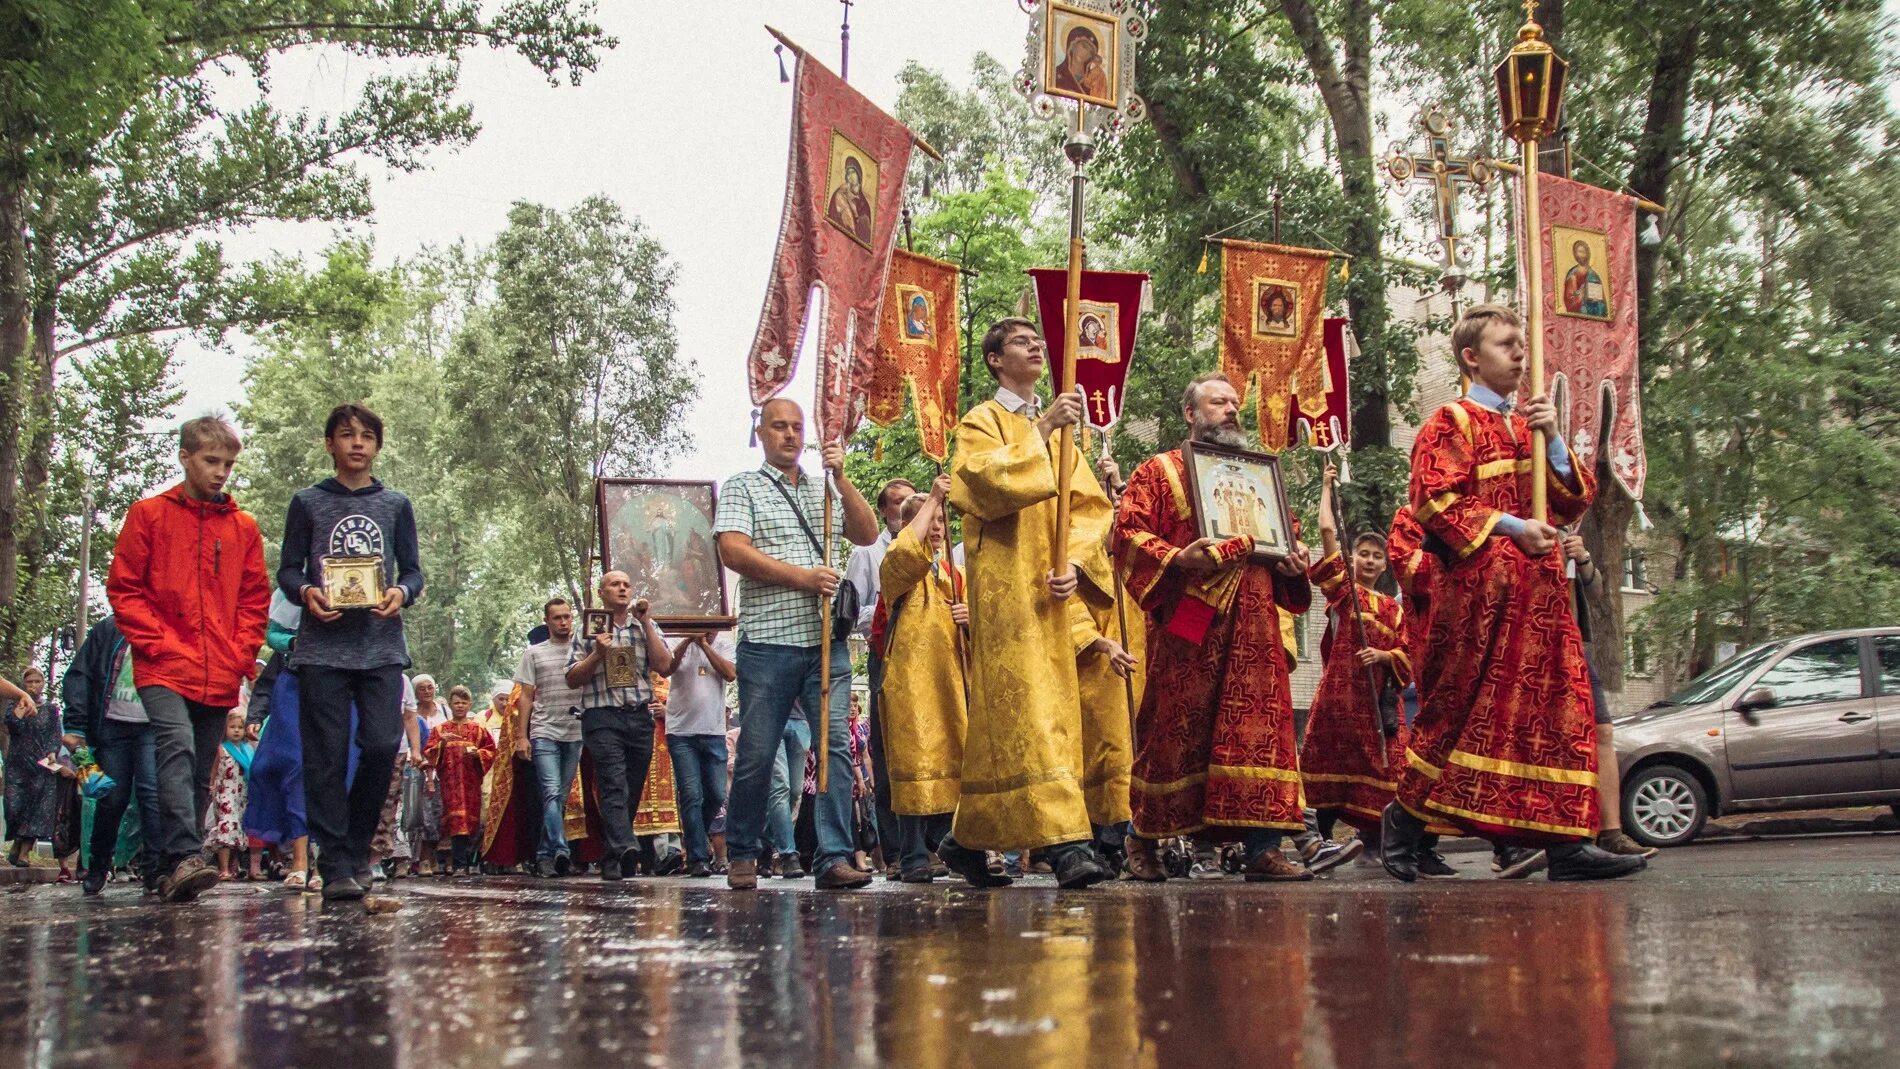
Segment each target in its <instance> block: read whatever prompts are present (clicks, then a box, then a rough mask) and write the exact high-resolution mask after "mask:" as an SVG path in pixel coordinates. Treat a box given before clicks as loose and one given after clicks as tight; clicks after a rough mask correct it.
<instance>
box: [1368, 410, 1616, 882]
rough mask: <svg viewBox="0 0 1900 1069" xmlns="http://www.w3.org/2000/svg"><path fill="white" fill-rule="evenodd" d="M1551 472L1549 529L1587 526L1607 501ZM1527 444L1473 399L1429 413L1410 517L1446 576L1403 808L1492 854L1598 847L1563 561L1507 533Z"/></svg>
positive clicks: (1523, 429)
mask: <svg viewBox="0 0 1900 1069" xmlns="http://www.w3.org/2000/svg"><path fill="white" fill-rule="evenodd" d="M1571 464H1572V471H1573V475H1572V478H1573V479H1574V480H1575V482H1574V485H1566V484H1565V482H1564V480H1563V479H1560V478H1559V477H1558V476H1557V473H1556V470H1555V468H1554V467H1553V468H1551V469H1550V474H1549V479H1548V485H1549V495H1550V522H1552V523H1553V524H1559V525H1561V524H1566V523H1570V522H1573V521H1575V520H1576V519H1577V518H1578V517H1579V516H1582V515H1583V513H1584V510H1586V509H1588V508H1589V507H1590V500H1591V498H1592V497H1593V496H1594V495H1595V492H1596V480H1595V478H1594V477H1593V475H1592V474H1591V473H1590V472H1589V471H1588V470H1587V469H1585V468H1584V467H1583V466H1582V465H1579V464H1577V463H1576V462H1575V460H1574V459H1573V460H1572V462H1571ZM1530 476H1531V433H1530V428H1529V426H1528V425H1527V424H1526V423H1525V422H1524V420H1523V419H1522V418H1521V417H1519V416H1517V415H1509V416H1506V415H1502V414H1500V413H1497V412H1493V411H1491V410H1490V409H1488V408H1485V407H1484V406H1482V405H1480V404H1477V403H1476V402H1474V401H1471V400H1470V399H1468V398H1467V399H1465V400H1461V401H1457V402H1454V403H1452V404H1448V405H1446V406H1444V407H1443V408H1440V409H1439V410H1438V411H1437V412H1434V413H1433V414H1432V415H1431V417H1430V418H1429V419H1427V420H1426V421H1425V426H1423V427H1422V428H1420V429H1419V434H1418V440H1417V442H1416V443H1415V444H1414V445H1413V447H1412V487H1411V504H1412V510H1413V515H1414V516H1416V517H1417V519H1418V521H1419V524H1420V526H1421V527H1423V529H1424V531H1425V534H1426V539H1425V545H1426V550H1427V552H1428V553H1432V554H1435V555H1437V556H1438V558H1439V560H1440V562H1441V563H1443V564H1444V565H1445V569H1444V573H1443V574H1442V575H1441V576H1440V578H1439V580H1438V583H1437V587H1436V590H1435V596H1434V604H1433V606H1432V624H1431V633H1430V637H1429V639H1428V645H1429V649H1428V650H1427V652H1426V654H1425V656H1424V658H1423V664H1422V666H1421V685H1420V687H1419V692H1420V694H1421V696H1422V697H1423V704H1422V705H1421V707H1420V709H1419V714H1418V719H1417V720H1416V721H1414V722H1413V724H1412V731H1411V738H1410V740H1409V745H1408V747H1407V750H1406V754H1405V758H1406V766H1407V767H1406V768H1405V770H1404V772H1403V773H1402V774H1401V776H1400V778H1399V801H1400V803H1401V804H1403V805H1404V806H1405V807H1406V808H1407V809H1409V810H1411V812H1412V814H1413V815H1414V816H1416V817H1419V818H1421V819H1427V820H1443V821H1448V822H1450V823H1451V824H1453V825H1455V826H1457V827H1459V828H1461V829H1463V830H1465V831H1466V832H1467V833H1469V834H1473V835H1481V836H1484V837H1485V838H1488V839H1492V840H1494V841H1502V842H1510V843H1519V844H1525V845H1535V844H1540V843H1555V842H1567V841H1574V840H1579V839H1586V838H1589V837H1592V836H1594V835H1595V834H1596V830H1597V822H1598V812H1597V769H1596V723H1595V721H1596V711H1595V707H1594V705H1593V703H1592V701H1591V697H1590V678H1589V672H1588V668H1587V666H1586V663H1585V661H1584V652H1583V638H1582V636H1581V634H1580V633H1579V632H1578V630H1577V622H1576V619H1575V617H1573V616H1572V615H1571V614H1570V606H1569V602H1568V598H1569V588H1568V584H1567V582H1566V580H1565V578H1564V573H1563V565H1562V563H1561V560H1560V556H1561V555H1560V554H1558V553H1555V552H1552V553H1550V554H1547V555H1545V556H1543V557H1539V558H1531V557H1529V556H1526V555H1525V553H1524V552H1523V551H1522V550H1520V549H1519V548H1518V547H1517V544H1516V543H1515V542H1513V541H1512V540H1511V539H1509V538H1505V537H1501V536H1499V535H1498V534H1497V533H1496V528H1497V524H1498V520H1499V518H1500V517H1502V516H1504V515H1512V516H1518V517H1528V516H1529V515H1530V511H1531V509H1530V500H1531V486H1530Z"/></svg>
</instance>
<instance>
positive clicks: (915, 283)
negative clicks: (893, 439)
mask: <svg viewBox="0 0 1900 1069" xmlns="http://www.w3.org/2000/svg"><path fill="white" fill-rule="evenodd" d="M959 281H960V278H959V273H958V270H957V265H956V264H952V263H945V262H944V261H942V260H933V259H931V258H930V257H928V256H920V255H918V254H917V253H914V252H908V251H906V250H904V249H896V250H894V251H893V252H892V253H891V279H890V286H889V288H888V290H887V291H886V293H885V297H884V314H883V316H882V322H883V326H882V328H881V330H880V331H879V334H878V353H877V361H876V363H875V364H874V365H873V366H872V371H871V377H870V379H869V380H867V381H866V382H865V384H864V416H865V418H866V419H868V420H870V421H871V422H872V423H875V424H877V425H878V426H880V427H888V426H890V425H891V424H893V423H895V422H897V421H898V420H899V419H901V418H902V417H903V415H904V386H905V384H906V383H908V384H909V385H910V393H911V401H912V404H913V405H914V407H915V408H916V411H917V440H918V442H919V443H920V444H921V446H922V449H923V454H924V455H925V456H927V457H929V458H930V459H932V460H934V461H936V462H937V463H939V464H942V463H944V462H945V461H946V460H948V459H949V456H950V431H951V429H952V428H953V427H954V426H955V425H956V422H957V377H958V375H959V374H961V373H962V370H963V359H962V351H961V349H960V348H959V340H958V333H959V331H958V329H957V326H958V320H957V316H958V313H959V311H960V308H961V305H960V296H959V289H958V283H959Z"/></svg>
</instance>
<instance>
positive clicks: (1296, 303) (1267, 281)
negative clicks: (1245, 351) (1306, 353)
mask: <svg viewBox="0 0 1900 1069" xmlns="http://www.w3.org/2000/svg"><path fill="white" fill-rule="evenodd" d="M1253 308H1254V313H1253V332H1254V335H1255V336H1256V337H1261V338H1291V337H1294V336H1296V335H1298V334H1299V332H1300V331H1299V322H1300V286H1299V283H1297V282H1288V281H1286V280H1285V279H1279V278H1256V279H1254V280H1253Z"/></svg>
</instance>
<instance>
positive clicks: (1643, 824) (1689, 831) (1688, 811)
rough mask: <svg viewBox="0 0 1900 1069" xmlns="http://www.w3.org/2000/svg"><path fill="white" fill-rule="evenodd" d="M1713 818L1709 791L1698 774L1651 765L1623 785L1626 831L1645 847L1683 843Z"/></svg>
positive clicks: (1674, 767)
mask: <svg viewBox="0 0 1900 1069" xmlns="http://www.w3.org/2000/svg"><path fill="white" fill-rule="evenodd" d="M1708 819H1709V794H1708V792H1707V791H1705V790H1703V789H1702V783H1701V781H1699V780H1697V779H1696V777H1695V773H1693V772H1690V771H1689V770H1688V769H1685V768H1677V767H1676V766H1675V765H1651V766H1649V767H1648V768H1645V769H1643V770H1642V771H1641V772H1638V773H1637V774H1636V775H1634V776H1632V777H1630V780H1629V782H1628V783H1625V784H1624V785H1623V830H1624V831H1627V832H1629V834H1630V836H1631V837H1632V838H1634V839H1635V840H1636V841H1637V842H1639V843H1642V844H1643V845H1644V846H1681V845H1682V844H1683V843H1686V842H1688V841H1689V840H1691V839H1693V838H1695V837H1696V834H1697V833H1698V832H1700V831H1701V830H1702V825H1703V824H1704V823H1706V822H1707V821H1708Z"/></svg>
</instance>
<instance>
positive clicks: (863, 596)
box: [844, 479, 917, 843]
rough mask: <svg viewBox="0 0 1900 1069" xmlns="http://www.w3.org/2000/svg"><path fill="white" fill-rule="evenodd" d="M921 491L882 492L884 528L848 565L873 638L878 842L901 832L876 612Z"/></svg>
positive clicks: (861, 616) (902, 486)
mask: <svg viewBox="0 0 1900 1069" xmlns="http://www.w3.org/2000/svg"><path fill="white" fill-rule="evenodd" d="M916 492H917V487H916V486H915V485H913V484H912V483H911V481H910V480H909V479H892V480H891V481H890V482H887V483H885V484H884V487H883V489H881V490H879V491H878V492H877V501H876V502H874V504H876V506H877V514H878V517H879V518H880V519H882V520H883V521H884V530H883V531H881V532H879V533H878V536H877V541H875V542H873V543H871V544H870V545H868V546H863V547H861V548H859V549H855V550H852V551H851V563H850V565H849V566H848V567H846V568H845V573H844V574H845V578H846V579H849V580H850V581H851V582H853V583H855V584H857V588H858V626H857V632H858V634H860V635H863V636H864V638H865V640H866V642H867V643H868V644H869V647H870V653H869V656H868V657H867V664H866V674H867V675H869V676H870V682H871V686H870V692H871V716H870V724H871V738H870V742H869V746H870V749H871V779H872V781H873V784H874V786H873V787H872V791H871V795H872V801H873V802H874V803H875V809H874V812H875V813H876V815H877V836H878V842H881V843H894V842H896V841H897V838H898V831H897V814H895V813H893V812H891V788H890V786H889V779H890V777H889V775H888V774H887V773H888V767H889V766H888V765H887V764H886V763H885V760H884V718H883V717H881V716H879V715H878V694H879V692H881V691H882V690H883V689H884V642H883V637H884V636H883V635H881V634H873V633H872V629H871V621H872V618H873V617H875V616H876V615H877V599H878V596H879V594H881V593H882V591H881V590H880V586H881V584H880V583H879V581H878V574H879V569H881V568H882V567H883V566H884V554H885V553H886V552H887V551H888V550H889V549H890V548H891V539H893V538H896V537H897V532H899V531H901V530H903V529H904V521H903V512H904V502H906V501H908V500H910V498H911V496H912V495H913V494H915V493H916Z"/></svg>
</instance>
